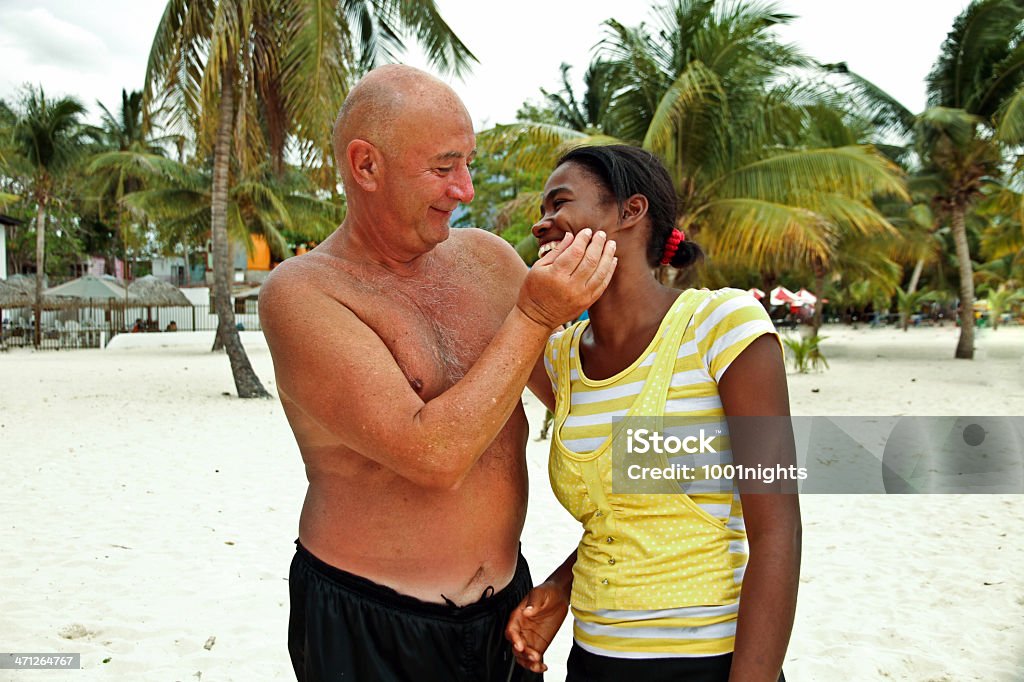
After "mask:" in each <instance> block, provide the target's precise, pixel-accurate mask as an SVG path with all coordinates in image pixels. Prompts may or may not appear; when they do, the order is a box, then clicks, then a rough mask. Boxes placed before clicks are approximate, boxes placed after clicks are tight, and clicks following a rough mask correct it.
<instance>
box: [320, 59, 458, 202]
mask: <svg viewBox="0 0 1024 682" xmlns="http://www.w3.org/2000/svg"><path fill="white" fill-rule="evenodd" d="M446 110H456V111H461V112H462V113H463V114H465V115H466V117H467V118H468V114H467V113H466V108H465V106H464V105H463V104H462V100H460V99H459V96H458V95H456V94H455V91H454V90H452V89H451V88H450V87H448V85H446V84H445V83H444V82H442V81H441V80H439V79H437V78H435V77H434V76H431V75H430V74H429V73H426V72H424V71H420V70H419V69H415V68H413V67H411V66H405V65H402V64H389V65H387V66H381V67H378V68H376V69H374V70H373V71H371V72H370V73H368V74H367V75H366V76H364V77H363V78H362V80H360V81H359V82H358V83H356V85H355V87H353V88H352V90H351V91H350V92H349V94H348V97H346V98H345V103H344V104H342V106H341V111H339V112H338V118H337V120H336V121H335V122H334V135H333V140H332V141H333V145H334V159H335V163H336V164H337V166H338V168H339V169H340V170H341V172H342V178H343V179H344V180H345V181H346V182H347V181H348V169H347V168H346V166H347V164H346V163H345V161H344V160H345V150H346V149H347V148H348V145H349V143H350V142H351V141H352V140H354V139H362V140H366V141H367V142H370V143H371V144H373V145H374V146H375V147H377V148H378V149H380V150H381V151H382V152H384V153H386V154H394V153H396V152H400V151H401V150H400V149H396V146H400V144H401V139H402V135H401V134H402V133H403V132H405V131H408V130H416V131H418V132H419V133H422V130H421V129H419V125H420V124H421V123H422V121H421V118H422V115H423V113H425V112H428V111H433V112H437V111H446Z"/></svg>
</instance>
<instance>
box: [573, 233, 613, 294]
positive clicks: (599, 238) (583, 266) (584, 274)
mask: <svg viewBox="0 0 1024 682" xmlns="http://www.w3.org/2000/svg"><path fill="white" fill-rule="evenodd" d="M607 244H608V235H607V234H605V232H604V231H603V230H598V231H597V232H596V233H595V234H594V236H593V238H591V240H590V243H589V244H587V248H586V250H585V251H584V252H583V257H582V258H580V262H579V263H577V265H576V269H575V271H574V272H573V273H572V275H573V277H579V278H581V279H582V280H583V281H584V282H585V281H587V280H588V279H590V275H591V274H592V273H593V272H594V270H596V269H597V266H598V265H599V264H600V262H601V254H602V253H604V250H605V247H606V246H607Z"/></svg>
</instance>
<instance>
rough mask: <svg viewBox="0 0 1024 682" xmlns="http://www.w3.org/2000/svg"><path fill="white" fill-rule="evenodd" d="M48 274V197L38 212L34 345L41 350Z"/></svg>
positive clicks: (41, 200) (40, 200) (40, 201)
mask: <svg viewBox="0 0 1024 682" xmlns="http://www.w3.org/2000/svg"><path fill="white" fill-rule="evenodd" d="M45 273H46V197H45V196H43V197H40V199H39V208H38V210H37V211H36V300H35V314H36V324H35V333H34V335H33V341H32V342H33V345H34V346H35V347H36V348H39V346H40V345H42V342H43V327H42V323H43V277H45V276H46V275H45Z"/></svg>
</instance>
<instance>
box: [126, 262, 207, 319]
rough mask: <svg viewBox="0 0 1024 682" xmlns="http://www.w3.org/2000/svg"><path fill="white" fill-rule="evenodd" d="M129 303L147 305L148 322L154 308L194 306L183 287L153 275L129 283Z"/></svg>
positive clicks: (193, 317)
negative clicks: (182, 289) (184, 292)
mask: <svg viewBox="0 0 1024 682" xmlns="http://www.w3.org/2000/svg"><path fill="white" fill-rule="evenodd" d="M128 304H129V305H132V306H146V320H147V322H148V321H149V320H151V319H152V318H153V311H152V308H180V307H186V306H187V307H189V308H191V307H192V301H190V300H188V298H187V297H186V296H185V294H183V293H181V289H179V288H178V287H176V286H174V285H173V284H171V283H170V282H166V281H164V280H162V279H160V278H158V277H154V276H153V275H146V276H145V277H140V278H139V279H137V280H135V281H134V282H132V283H131V284H129V285H128ZM192 319H193V322H192V327H193V329H194V328H195V315H194V314H193V316H192Z"/></svg>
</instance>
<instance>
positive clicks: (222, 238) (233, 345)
mask: <svg viewBox="0 0 1024 682" xmlns="http://www.w3.org/2000/svg"><path fill="white" fill-rule="evenodd" d="M234 85H235V83H234V72H233V70H232V69H231V66H230V64H229V63H225V65H224V68H223V70H222V71H221V96H220V108H219V111H218V114H217V117H218V120H217V141H216V143H215V146H214V151H213V192H212V200H211V207H210V222H211V233H212V238H213V301H214V307H215V309H216V310H217V337H218V338H219V339H220V341H222V342H223V343H224V348H225V350H227V354H228V360H229V361H230V363H231V375H232V376H233V377H234V379H235V390H237V391H238V397H239V398H269V397H270V394H269V393H267V391H266V389H264V388H263V384H261V383H260V380H259V378H258V377H257V376H256V372H254V371H253V369H252V365H251V364H250V363H249V357H248V356H247V355H246V354H245V348H244V347H243V346H242V339H241V338H240V337H239V335H238V329H236V328H235V314H234V311H233V310H232V309H231V261H230V259H229V257H228V164H229V162H230V160H231V128H232V121H233V119H234V108H235V103H234Z"/></svg>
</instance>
